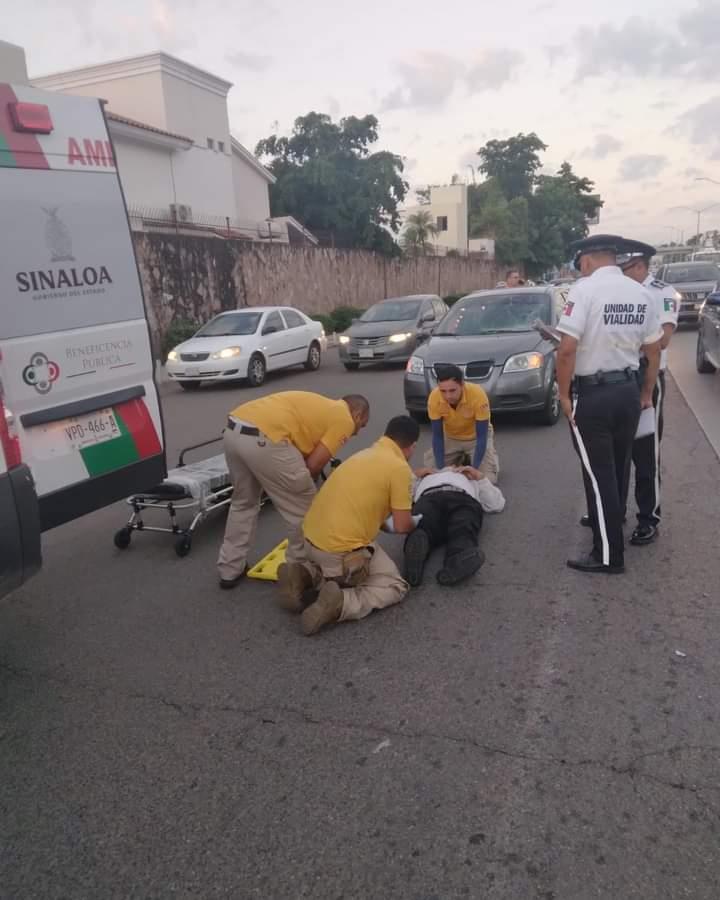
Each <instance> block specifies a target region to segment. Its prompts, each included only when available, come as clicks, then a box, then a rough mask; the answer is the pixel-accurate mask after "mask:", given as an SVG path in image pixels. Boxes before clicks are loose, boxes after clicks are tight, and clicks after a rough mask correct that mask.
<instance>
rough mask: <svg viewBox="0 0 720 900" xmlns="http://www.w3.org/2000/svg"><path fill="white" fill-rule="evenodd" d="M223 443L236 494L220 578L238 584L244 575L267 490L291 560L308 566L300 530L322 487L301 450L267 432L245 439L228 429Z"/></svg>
mask: <svg viewBox="0 0 720 900" xmlns="http://www.w3.org/2000/svg"><path fill="white" fill-rule="evenodd" d="M223 443H224V450H225V458H226V459H227V464H228V469H229V471H230V479H231V481H232V484H233V495H232V501H231V503H230V509H229V511H228V517H227V525H226V526H225V538H224V540H223V545H222V547H221V548H220V556H219V558H218V571H219V573H220V578H225V579H228V580H232V579H233V578H237V576H238V575H241V574H242V571H243V568H244V567H245V563H246V561H247V553H248V548H249V547H250V545H251V544H252V542H253V539H254V537H255V529H256V527H257V518H258V513H259V511H260V497H261V495H262V492H263V490H264V491H265V493H266V494H267V495H268V497H270V499H271V500H272V502H273V506H274V507H275V509H276V510H277V511H278V512H279V513H280V515H281V516H282V518H283V519H284V521H285V524H286V525H287V527H288V532H289V533H288V549H287V553H286V554H285V556H286V559H287V560H288V562H303V563H305V562H306V560H305V554H304V539H303V535H302V531H301V527H300V526H301V523H302V520H303V519H304V518H305V514H306V513H307V511H308V509H309V508H310V504H311V503H312V501H313V497H314V496H315V493H316V487H315V482H314V481H313V479H312V476H311V475H310V472H309V471H308V468H307V466H306V465H305V460H304V459H303V456H302V454H301V453H300V451H299V450H298V449H297V447H295V446H294V445H293V444H291V443H290V442H289V441H280V442H279V443H277V444H274V443H273V442H272V441H271V440H270V439H269V438H267V437H265V435H264V434H262V433H260V435H259V436H252V435H248V434H241V433H240V430H239V429H238V428H235V429H234V430H232V431H231V430H230V429H226V431H225V434H224V435H223Z"/></svg>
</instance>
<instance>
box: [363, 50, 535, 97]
mask: <svg viewBox="0 0 720 900" xmlns="http://www.w3.org/2000/svg"><path fill="white" fill-rule="evenodd" d="M523 59H524V57H523V55H522V53H520V52H519V51H518V50H514V49H505V50H485V51H484V52H482V53H481V54H480V55H479V56H478V57H477V58H476V59H475V60H474V61H473V62H471V63H469V64H467V65H466V64H465V63H464V62H463V61H461V60H460V59H457V58H455V57H453V56H449V55H448V54H446V53H436V52H430V51H425V52H422V53H420V54H417V55H416V56H415V57H414V58H413V59H412V60H410V61H403V62H399V63H397V64H396V66H395V68H396V70H397V72H398V75H399V76H400V83H399V84H398V85H397V86H396V87H394V88H393V89H392V90H391V91H390V92H389V93H387V94H386V95H385V96H384V97H383V98H382V100H381V102H380V108H381V110H383V111H388V110H394V109H437V108H439V107H441V106H442V105H443V104H444V103H446V102H447V100H448V99H449V98H450V96H451V95H452V93H453V91H454V90H455V88H456V86H457V85H458V84H463V85H465V87H466V88H467V90H468V91H469V92H470V93H479V92H481V91H490V90H497V89H498V88H500V87H502V85H503V84H505V83H506V82H507V81H509V80H510V78H511V77H512V75H513V73H514V71H515V69H516V68H517V67H518V66H519V65H520V64H521V63H522V61H523Z"/></svg>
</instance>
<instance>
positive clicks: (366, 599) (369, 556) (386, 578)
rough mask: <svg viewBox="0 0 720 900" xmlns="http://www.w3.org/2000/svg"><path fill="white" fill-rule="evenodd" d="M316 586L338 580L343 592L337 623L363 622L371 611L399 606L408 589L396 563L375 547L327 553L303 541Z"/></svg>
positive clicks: (374, 545) (372, 545)
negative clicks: (349, 551) (395, 604)
mask: <svg viewBox="0 0 720 900" xmlns="http://www.w3.org/2000/svg"><path fill="white" fill-rule="evenodd" d="M305 556H306V557H307V559H308V560H309V561H310V567H309V568H310V570H311V571H312V573H313V577H314V579H315V586H316V587H318V588H319V587H321V586H322V584H323V582H325V581H337V583H338V584H339V585H340V587H341V588H342V589H343V608H342V613H341V614H340V621H341V622H342V621H344V620H347V619H364V618H365V616H367V615H369V614H370V613H371V612H372V611H373V610H374V609H384V608H385V607H386V606H392V605H393V604H394V603H399V602H400V601H401V600H402V598H403V597H404V596H405V594H407V592H408V590H409V585H408V583H407V582H406V581H405V580H404V579H403V578H402V576H401V575H400V572H399V571H398V568H397V566H396V565H395V563H394V562H393V561H392V560H391V559H390V557H389V556H388V555H387V553H386V552H385V551H384V550H383V549H382V548H381V547H379V546H378V545H377V544H371V545H370V547H369V548H363V549H362V550H353V551H352V552H351V553H326V552H325V550H319V549H318V548H317V547H315V546H313V544H311V543H310V541H305Z"/></svg>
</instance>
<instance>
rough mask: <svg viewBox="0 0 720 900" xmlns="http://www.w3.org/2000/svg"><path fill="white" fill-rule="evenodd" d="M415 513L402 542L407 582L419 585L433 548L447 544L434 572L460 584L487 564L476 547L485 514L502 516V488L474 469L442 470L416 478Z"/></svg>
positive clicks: (442, 581)
mask: <svg viewBox="0 0 720 900" xmlns="http://www.w3.org/2000/svg"><path fill="white" fill-rule="evenodd" d="M413 497H414V501H415V502H414V504H413V513H415V514H416V515H419V516H422V518H421V519H420V521H419V523H418V526H417V528H416V529H415V530H414V531H413V532H412V533H411V534H409V535H408V537H407V540H406V541H405V578H406V579H407V580H408V582H409V584H410V585H411V586H412V587H417V585H419V584H421V583H422V577H423V571H424V569H425V562H426V561H427V558H428V556H429V555H430V553H431V551H432V549H433V548H434V547H440V546H443V545H444V546H445V559H444V561H443V565H442V568H441V569H440V570H439V571H438V573H437V580H438V583H439V584H442V585H452V584H458V582H460V581H463V580H464V579H466V578H469V577H470V576H471V575H473V574H474V573H475V572H477V570H478V569H479V568H480V567H481V566H482V564H483V563H484V562H485V554H484V553H483V552H482V550H481V549H480V548H479V546H478V539H479V537H480V529H481V528H482V523H483V514H484V513H485V512H490V513H494V512H502V510H503V509H504V508H505V498H504V497H503V495H502V493H501V492H500V489H499V488H497V487H496V486H495V485H494V484H491V482H490V481H489V479H487V478H484V477H483V476H482V475H480V473H479V472H478V471H477V469H472V468H470V467H466V468H464V469H453V468H448V469H443V470H442V471H440V472H434V473H432V474H430V475H426V476H425V477H424V478H419V479H418V480H417V481H416V483H415V488H414V491H413Z"/></svg>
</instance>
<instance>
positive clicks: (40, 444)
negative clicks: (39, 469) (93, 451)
mask: <svg viewBox="0 0 720 900" xmlns="http://www.w3.org/2000/svg"><path fill="white" fill-rule="evenodd" d="M121 434H122V432H121V431H120V428H119V426H118V423H117V419H116V418H115V413H114V412H113V411H112V409H98V410H96V411H95V412H92V413H89V414H88V415H86V416H73V417H72V418H70V419H60V421H58V422H50V423H48V424H47V425H39V426H37V427H36V428H33V439H34V440H35V442H36V443H35V453H36V454H37V456H38V457H39V458H41V459H52V457H54V456H58V455H61V454H63V455H64V454H66V453H67V452H68V451H70V452H73V451H78V450H83V449H84V448H85V447H90V446H92V445H93V444H102V443H104V442H105V441H111V440H113V439H114V438H117V437H120V435H121Z"/></svg>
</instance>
